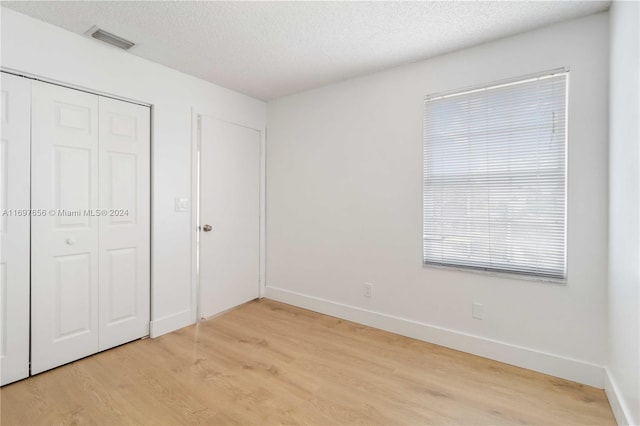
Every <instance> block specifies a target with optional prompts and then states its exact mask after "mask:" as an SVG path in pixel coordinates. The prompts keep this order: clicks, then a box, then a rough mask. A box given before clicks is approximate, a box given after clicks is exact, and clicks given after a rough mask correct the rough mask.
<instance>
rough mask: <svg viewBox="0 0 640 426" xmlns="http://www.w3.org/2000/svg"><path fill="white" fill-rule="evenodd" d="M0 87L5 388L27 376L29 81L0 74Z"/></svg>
mask: <svg viewBox="0 0 640 426" xmlns="http://www.w3.org/2000/svg"><path fill="white" fill-rule="evenodd" d="M0 87H1V89H2V90H1V93H2V96H1V100H0V102H1V104H0V122H1V124H0V126H1V129H2V136H1V138H0V139H1V142H2V143H1V147H0V168H1V170H0V193H1V195H0V204H1V205H2V206H1V210H2V213H3V214H2V216H1V217H0V234H1V235H2V245H1V248H0V257H1V264H0V385H6V384H7V383H11V382H14V381H16V380H20V379H23V378H25V377H27V376H28V375H29V215H28V214H26V213H27V210H28V209H29V135H30V125H29V122H30V111H31V110H30V102H31V101H30V99H31V81H29V80H27V79H24V78H20V77H16V76H13V75H10V74H6V73H0ZM23 211H24V214H22V212H23Z"/></svg>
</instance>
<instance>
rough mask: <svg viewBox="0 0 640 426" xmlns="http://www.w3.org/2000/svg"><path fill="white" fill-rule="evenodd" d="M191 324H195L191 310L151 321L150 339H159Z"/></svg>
mask: <svg viewBox="0 0 640 426" xmlns="http://www.w3.org/2000/svg"><path fill="white" fill-rule="evenodd" d="M191 324H193V318H192V315H191V309H185V310H184V311H180V312H176V313H175V314H171V315H167V316H164V317H162V318H158V319H157V320H155V321H151V324H150V326H149V337H152V338H155V337H159V336H162V335H163V334H167V333H171V332H172V331H175V330H177V329H179V328H182V327H186V326H188V325H191Z"/></svg>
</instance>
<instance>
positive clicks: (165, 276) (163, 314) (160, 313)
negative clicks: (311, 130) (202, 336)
mask: <svg viewBox="0 0 640 426" xmlns="http://www.w3.org/2000/svg"><path fill="white" fill-rule="evenodd" d="M1 11H2V17H1V19H2V30H1V35H2V39H1V45H2V52H1V60H0V64H1V65H2V67H3V69H9V70H14V71H21V72H26V73H29V74H34V75H37V76H41V77H44V78H46V79H49V80H55V81H58V82H62V83H65V84H71V85H74V86H77V87H82V88H86V89H89V90H91V91H95V92H102V93H105V94H112V95H116V96H120V97H125V98H129V99H133V100H137V101H142V102H146V103H149V104H152V106H153V124H152V132H153V135H152V138H153V145H152V157H153V158H152V174H153V176H152V178H153V183H152V186H153V188H152V204H153V205H152V222H153V224H152V305H151V315H152V320H153V323H152V334H154V335H159V334H162V333H165V332H168V331H171V330H174V329H177V328H180V327H183V326H185V325H187V324H189V323H191V322H193V320H195V310H192V301H193V289H192V257H191V250H192V237H193V235H194V233H193V231H194V230H195V224H194V223H192V217H191V214H190V213H177V212H175V211H174V198H175V197H190V196H191V176H192V174H191V127H192V126H191V118H192V116H191V113H192V108H193V109H194V110H195V111H197V112H201V113H207V114H209V115H213V116H217V117H219V118H222V119H226V120H228V121H233V122H237V123H241V124H245V125H247V126H250V127H253V128H257V129H263V128H264V124H265V104H264V102H262V101H258V100H255V99H252V98H249V97H247V96H244V95H241V94H238V93H235V92H233V91H230V90H227V89H224V88H222V87H219V86H216V85H213V84H210V83H207V82H205V81H203V80H199V79H197V78H195V77H191V76H188V75H186V74H183V73H180V72H178V71H174V70H172V69H169V68H166V67H164V66H161V65H158V64H154V63H152V62H149V61H147V60H144V59H141V58H137V57H135V56H133V55H131V54H129V53H126V52H123V51H121V50H118V49H115V48H112V47H110V46H107V45H102V44H100V43H98V42H96V41H94V40H91V39H88V38H85V37H83V36H79V35H76V34H73V33H71V32H68V31H66V30H63V29H60V28H58V27H55V26H52V25H49V24H46V23H43V22H41V21H38V20H35V19H32V18H30V17H27V16H25V15H22V14H19V13H16V12H14V11H12V10H9V9H6V8H2V9H1Z"/></svg>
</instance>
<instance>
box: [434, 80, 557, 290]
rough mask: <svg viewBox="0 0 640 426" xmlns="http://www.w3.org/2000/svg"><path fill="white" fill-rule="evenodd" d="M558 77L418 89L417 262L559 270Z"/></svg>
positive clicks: (552, 274)
mask: <svg viewBox="0 0 640 426" xmlns="http://www.w3.org/2000/svg"><path fill="white" fill-rule="evenodd" d="M567 79H568V73H567V72H565V71H564V70H562V71H551V72H547V73H545V74H542V75H538V76H534V77H529V78H522V79H519V80H517V81H510V82H506V83H501V84H496V85H491V86H484V87H481V88H476V89H473V90H466V91H462V92H457V93H449V94H441V95H435V96H428V97H427V98H426V99H425V109H424V182H423V190H424V192H423V206H424V210H423V225H424V233H423V249H424V250H423V261H424V264H426V265H443V266H453V267H459V268H470V269H476V270H485V271H494V272H505V273H515V274H521V275H528V276H532V277H542V278H543V279H550V280H563V279H565V277H566V261H565V259H566V135H567V130H566V118H567V112H566V100H567V86H568V85H567Z"/></svg>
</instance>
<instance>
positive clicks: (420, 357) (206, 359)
mask: <svg viewBox="0 0 640 426" xmlns="http://www.w3.org/2000/svg"><path fill="white" fill-rule="evenodd" d="M0 400H1V403H2V405H1V407H0V409H1V411H2V412H1V417H0V421H1V423H2V424H3V425H13V424H21V425H37V424H78V425H82V424H100V425H124V424H140V425H142V424H163V425H169V424H211V425H213V424H265V425H275V424H313V425H350V424H382V425H397V424H412V425H418V424H438V425H440V424H447V425H449V424H467V425H479V424H491V425H497V424H538V425H551V424H556V425H586V424H594V425H607V424H615V421H614V418H613V414H612V413H611V409H610V408H609V405H608V403H607V399H606V397H605V395H604V392H603V391H602V390H599V389H595V388H592V387H588V386H583V385H580V384H577V383H573V382H569V381H566V380H561V379H557V378H554V377H551V376H546V375H543V374H539V373H534V372H532V371H528V370H524V369H521V368H517V367H512V366H509V365H505V364H502V363H499V362H496V361H491V360H488V359H484V358H480V357H476V356H473V355H468V354H465V353H462V352H458V351H454V350H450V349H446V348H443V347H440V346H436V345H432V344H429V343H424V342H420V341H418V340H413V339H409V338H406V337H401V336H398V335H395V334H391V333H387V332H384V331H380V330H376V329H373V328H370V327H366V326H362V325H358V324H354V323H351V322H348V321H343V320H339V319H337V318H333V317H328V316H325V315H321V314H317V313H313V312H310V311H306V310H303V309H299V308H295V307H292V306H289V305H285V304H281V303H277V302H274V301H269V300H262V301H255V302H250V303H248V304H246V305H243V306H241V307H239V308H237V309H235V310H233V311H231V312H228V313H226V314H224V315H222V316H219V317H217V318H214V319H212V320H209V321H206V322H203V323H200V324H198V325H194V326H190V327H187V328H184V329H182V330H179V331H176V332H174V333H171V334H168V335H165V336H162V337H160V338H158V339H153V340H152V339H146V340H140V341H136V342H133V343H130V344H127V345H124V346H120V347H118V348H115V349H112V350H109V351H106V352H103V353H100V354H98V355H95V356H92V357H89V358H85V359H83V360H80V361H77V362H74V363H72V364H69V365H66V366H63V367H60V368H57V369H55V370H52V371H49V372H46V373H43V374H40V375H38V376H35V377H31V378H29V379H27V380H23V381H21V382H17V383H14V384H12V385H8V386H5V387H4V388H2V389H1V390H0Z"/></svg>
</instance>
